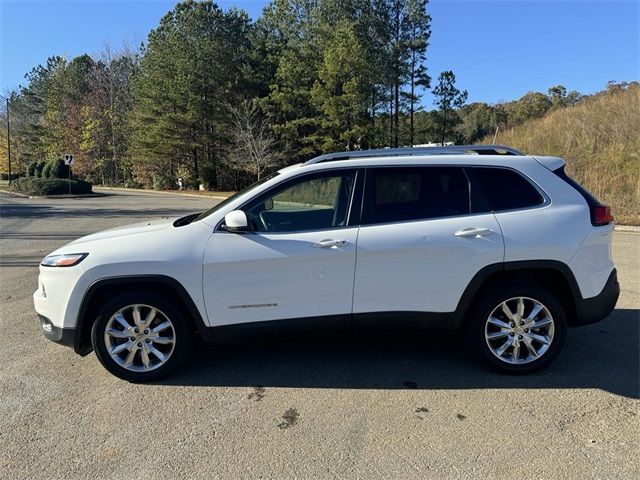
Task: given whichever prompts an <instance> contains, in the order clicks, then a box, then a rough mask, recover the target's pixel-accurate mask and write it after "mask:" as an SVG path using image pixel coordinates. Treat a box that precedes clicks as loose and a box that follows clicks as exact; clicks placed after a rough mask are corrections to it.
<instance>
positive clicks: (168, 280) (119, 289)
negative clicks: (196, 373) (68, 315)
mask: <svg viewBox="0 0 640 480" xmlns="http://www.w3.org/2000/svg"><path fill="white" fill-rule="evenodd" d="M134 288H135V289H141V290H147V291H151V292H154V293H158V292H160V293H162V294H164V295H166V296H167V297H168V298H171V299H172V300H174V301H176V302H178V303H179V305H180V306H182V307H183V309H184V311H185V312H186V315H185V317H186V318H187V320H188V321H189V322H190V327H191V329H192V330H193V331H194V333H196V334H199V335H200V336H201V337H202V339H203V340H204V341H205V342H207V343H213V342H214V341H215V338H214V336H213V334H212V333H211V329H209V328H207V326H206V324H205V322H204V320H203V318H202V316H201V315H200V312H199V310H198V308H197V307H196V305H195V303H194V302H193V299H192V298H191V296H190V295H189V293H188V292H187V290H186V289H185V288H184V286H182V284H181V283H180V282H179V281H177V280H176V279H175V278H172V277H169V276H166V275H134V276H130V275H127V276H120V277H109V278H103V279H100V280H97V281H95V282H94V283H92V284H91V286H90V287H89V288H88V289H87V291H86V292H85V294H84V296H83V298H82V302H81V304H80V309H79V311H78V319H77V323H76V324H77V327H76V329H77V332H76V335H75V341H74V345H73V349H74V351H75V352H76V353H78V354H80V355H83V356H84V355H87V354H89V353H91V351H92V347H91V326H92V324H93V321H94V320H95V316H96V315H97V313H98V309H99V305H100V303H101V300H104V299H106V298H108V297H109V296H112V295H117V294H119V293H124V292H131V291H132V289H134Z"/></svg>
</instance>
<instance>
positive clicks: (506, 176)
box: [472, 167, 544, 212]
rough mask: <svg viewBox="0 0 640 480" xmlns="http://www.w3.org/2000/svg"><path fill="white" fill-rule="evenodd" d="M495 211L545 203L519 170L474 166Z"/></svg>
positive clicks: (485, 194)
mask: <svg viewBox="0 0 640 480" xmlns="http://www.w3.org/2000/svg"><path fill="white" fill-rule="evenodd" d="M472 170H473V173H474V176H475V178H476V180H477V181H478V183H479V184H480V188H481V190H482V193H483V194H484V196H485V197H486V199H487V202H488V204H489V207H490V208H491V210H493V211H494V212H500V211H505V210H517V209H521V208H529V207H535V206H537V205H541V204H542V203H544V198H543V197H542V195H540V192H538V190H537V189H536V188H535V187H534V186H533V185H531V183H529V181H528V180H527V179H525V178H524V177H523V176H522V175H520V174H519V173H518V172H515V171H513V170H509V169H506V168H488V167H474V168H472Z"/></svg>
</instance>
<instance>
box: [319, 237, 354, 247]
mask: <svg viewBox="0 0 640 480" xmlns="http://www.w3.org/2000/svg"><path fill="white" fill-rule="evenodd" d="M346 245H349V242H348V241H347V240H334V239H332V238H330V239H326V240H320V241H319V242H316V243H314V244H313V245H311V246H312V247H316V248H338V247H344V246H346Z"/></svg>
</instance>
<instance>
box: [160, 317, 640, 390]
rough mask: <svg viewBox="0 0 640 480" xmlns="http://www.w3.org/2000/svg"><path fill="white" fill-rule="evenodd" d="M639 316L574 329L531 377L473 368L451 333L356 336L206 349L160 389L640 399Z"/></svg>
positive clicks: (473, 362)
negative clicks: (478, 392)
mask: <svg viewBox="0 0 640 480" xmlns="http://www.w3.org/2000/svg"><path fill="white" fill-rule="evenodd" d="M639 320H640V310H638V309H616V310H615V311H614V312H613V313H612V314H611V315H610V316H609V317H608V318H607V319H605V320H604V321H602V322H600V323H598V324H596V325H591V326H586V327H581V328H573V329H570V330H569V335H568V338H567V342H566V344H565V348H564V350H563V352H562V353H561V355H560V356H559V357H558V358H557V359H556V360H555V361H554V362H553V363H552V364H551V365H549V366H548V367H546V368H545V369H543V370H541V371H539V372H536V373H533V374H529V375H521V376H514V375H504V374H500V373H497V372H495V371H493V370H491V369H489V368H488V367H486V366H485V365H484V364H483V363H481V362H478V361H476V359H475V358H473V357H472V356H471V355H469V354H468V352H467V351H466V350H465V347H464V342H462V339H461V338H459V336H456V335H453V334H433V335H426V336H415V335H413V336H385V337H382V336H371V337H363V336H352V337H344V338H340V339H335V338H315V339H295V340H287V341H271V342H264V341H263V342H260V343H256V342H253V343H242V344H234V345H226V346H223V347H219V348H215V349H213V348H203V349H201V350H200V351H198V352H197V353H195V355H194V358H193V360H192V361H191V362H190V363H189V364H188V365H186V366H185V368H183V369H181V370H180V371H179V372H177V373H175V374H173V375H171V376H170V377H169V378H167V379H164V380H163V381H161V382H158V383H160V384H165V385H188V386H225V387H230V386H231V387H285V388H287V387H288V388H347V389H480V388H509V389H529V388H546V389H549V388H553V389H567V388H598V389H602V390H606V391H609V392H611V393H614V394H616V395H622V396H625V397H631V398H640V371H639V369H640V365H639V356H640V355H639V349H640V346H639V327H640V321H639Z"/></svg>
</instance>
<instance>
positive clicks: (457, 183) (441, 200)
mask: <svg viewBox="0 0 640 480" xmlns="http://www.w3.org/2000/svg"><path fill="white" fill-rule="evenodd" d="M363 213H364V218H363V223H365V224H371V223H386V222H400V221H408V220H421V219H428V218H438V217H449V216H454V215H465V214H468V213H469V182H468V181H467V177H466V176H465V174H464V172H463V170H462V169H461V168H448V167H419V168H414V167H393V168H373V169H370V170H369V174H368V178H367V185H366V187H365V208H364V212H363Z"/></svg>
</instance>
